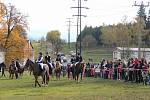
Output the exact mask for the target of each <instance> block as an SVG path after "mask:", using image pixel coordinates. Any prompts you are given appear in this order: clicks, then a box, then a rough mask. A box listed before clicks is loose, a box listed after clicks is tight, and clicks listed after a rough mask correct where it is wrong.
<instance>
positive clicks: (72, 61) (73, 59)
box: [71, 55, 76, 64]
mask: <svg viewBox="0 0 150 100" xmlns="http://www.w3.org/2000/svg"><path fill="white" fill-rule="evenodd" d="M75 62H76V58H75V56H74V55H72V57H71V64H74V63H75Z"/></svg>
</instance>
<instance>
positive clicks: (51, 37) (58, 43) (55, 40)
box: [46, 30, 63, 54]
mask: <svg viewBox="0 0 150 100" xmlns="http://www.w3.org/2000/svg"><path fill="white" fill-rule="evenodd" d="M46 40H47V41H48V42H51V43H52V49H53V50H54V51H55V52H56V54H57V53H58V52H59V51H61V49H62V47H63V41H62V40H61V38H60V32H59V31H58V30H53V31H50V32H48V33H47V36H46Z"/></svg>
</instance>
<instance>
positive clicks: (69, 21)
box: [66, 18, 72, 49]
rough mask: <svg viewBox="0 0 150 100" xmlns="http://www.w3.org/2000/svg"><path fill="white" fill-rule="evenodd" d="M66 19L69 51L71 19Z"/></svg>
mask: <svg viewBox="0 0 150 100" xmlns="http://www.w3.org/2000/svg"><path fill="white" fill-rule="evenodd" d="M66 19H68V21H67V22H68V46H69V49H70V28H71V23H72V21H71V19H72V18H66Z"/></svg>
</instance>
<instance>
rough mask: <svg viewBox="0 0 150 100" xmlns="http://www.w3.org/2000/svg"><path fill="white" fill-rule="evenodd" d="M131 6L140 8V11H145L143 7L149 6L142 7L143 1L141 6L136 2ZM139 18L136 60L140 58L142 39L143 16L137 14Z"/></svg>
mask: <svg viewBox="0 0 150 100" xmlns="http://www.w3.org/2000/svg"><path fill="white" fill-rule="evenodd" d="M133 6H138V7H140V9H142V8H143V9H145V7H148V6H149V2H148V4H147V5H144V3H143V1H142V2H141V4H137V2H136V1H135V3H134V5H133ZM139 17H140V31H139V33H138V59H140V58H141V43H142V37H141V34H142V28H141V27H142V26H141V24H142V18H143V17H144V16H143V14H141V12H140V13H139Z"/></svg>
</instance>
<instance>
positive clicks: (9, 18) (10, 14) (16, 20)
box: [3, 4, 27, 49]
mask: <svg viewBox="0 0 150 100" xmlns="http://www.w3.org/2000/svg"><path fill="white" fill-rule="evenodd" d="M5 10H6V15H5V16H4V18H3V20H4V21H5V23H3V27H4V29H7V34H6V41H5V44H4V47H5V49H8V48H9V47H10V45H9V43H8V42H9V41H8V40H9V38H10V35H11V34H12V31H13V30H14V29H15V28H16V27H17V29H18V30H19V33H20V34H21V33H22V32H24V31H25V29H24V28H27V20H26V16H25V15H23V14H22V13H21V12H19V10H18V9H16V8H15V6H13V5H11V4H9V5H8V6H7V7H6V9H5Z"/></svg>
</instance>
